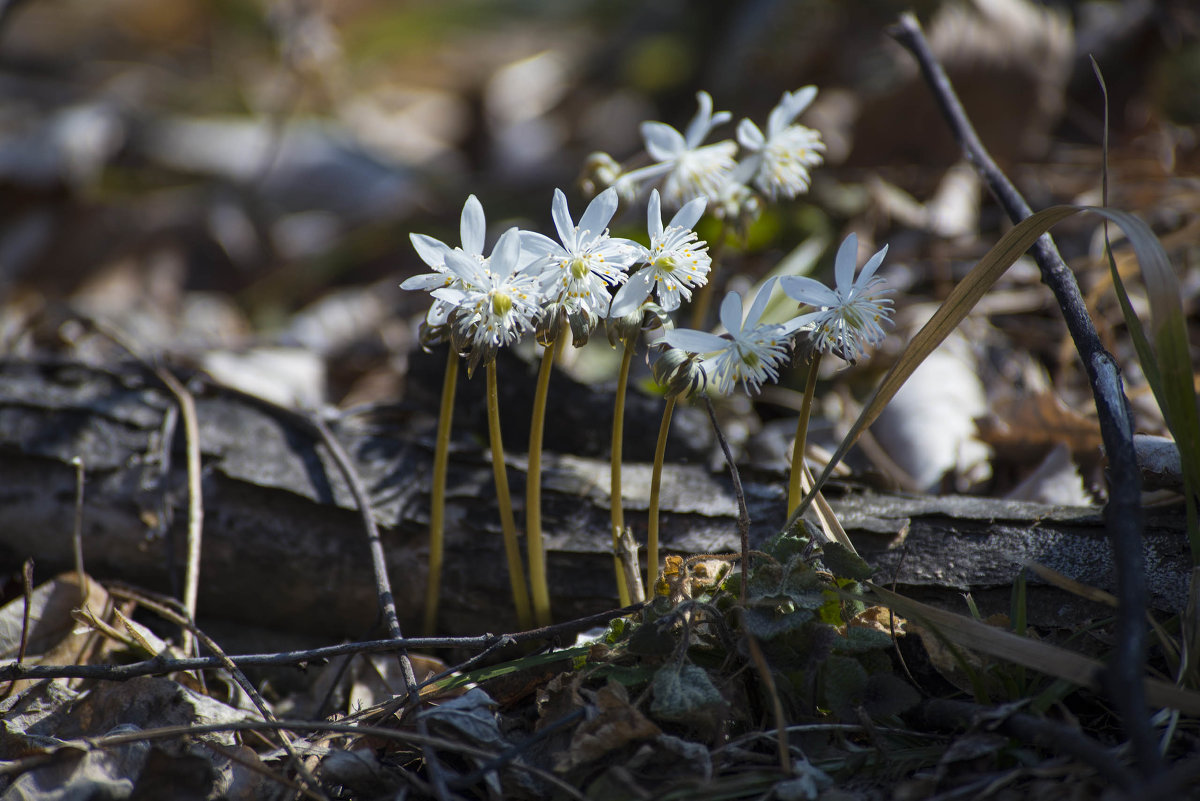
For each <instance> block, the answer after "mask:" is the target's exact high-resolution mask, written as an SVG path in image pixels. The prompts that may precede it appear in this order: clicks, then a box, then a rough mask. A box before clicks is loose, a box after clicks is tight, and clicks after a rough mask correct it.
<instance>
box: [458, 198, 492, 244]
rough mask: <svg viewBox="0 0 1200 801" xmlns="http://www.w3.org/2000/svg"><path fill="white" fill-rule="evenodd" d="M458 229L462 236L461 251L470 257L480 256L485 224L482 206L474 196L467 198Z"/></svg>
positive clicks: (485, 231)
mask: <svg viewBox="0 0 1200 801" xmlns="http://www.w3.org/2000/svg"><path fill="white" fill-rule="evenodd" d="M458 227H459V234H460V235H461V236H462V249H463V250H465V251H466V252H467V253H470V254H471V255H472V256H482V255H483V240H484V236H485V235H486V233H487V222H486V221H485V220H484V216H483V204H482V203H480V202H479V198H477V197H475V196H474V195H471V196H470V197H468V198H467V202H466V205H464V206H463V210H462V219H461V220H460V221H459V226H458Z"/></svg>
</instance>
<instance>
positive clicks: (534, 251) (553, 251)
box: [521, 231, 565, 259]
mask: <svg viewBox="0 0 1200 801" xmlns="http://www.w3.org/2000/svg"><path fill="white" fill-rule="evenodd" d="M521 253H522V254H524V255H525V256H528V257H532V258H535V259H536V258H540V257H542V256H559V257H561V256H563V255H565V254H564V251H563V249H562V245H560V244H558V243H557V242H555V241H554V240H553V239H551V238H550V237H548V236H546V235H544V234H539V233H538V232H537V231H522V232H521Z"/></svg>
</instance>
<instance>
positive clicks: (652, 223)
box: [646, 189, 663, 243]
mask: <svg viewBox="0 0 1200 801" xmlns="http://www.w3.org/2000/svg"><path fill="white" fill-rule="evenodd" d="M646 230H647V232H648V233H649V234H650V241H651V243H653V242H654V237H656V236H661V235H662V232H663V224H662V201H661V200H660V199H659V197H658V190H657V189H651V190H650V201H649V202H648V203H647V204H646Z"/></svg>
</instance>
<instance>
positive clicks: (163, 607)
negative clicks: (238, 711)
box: [114, 593, 320, 794]
mask: <svg viewBox="0 0 1200 801" xmlns="http://www.w3.org/2000/svg"><path fill="white" fill-rule="evenodd" d="M114 594H115V593H114ZM130 597H131V598H132V599H133V600H135V601H137V602H138V603H139V604H140V605H142V606H144V607H146V608H147V609H150V610H152V611H153V612H154V613H155V614H158V615H161V616H162V617H163V618H164V619H166V620H169V621H170V622H172V623H174V624H175V625H177V626H183V627H185V628H186V629H187V630H188V631H190V632H191V633H192V634H193V635H194V636H195V637H196V639H197V640H198V641H199V642H200V643H201V644H203V645H204V647H205V648H207V649H208V650H210V651H212V652H213V654H214V655H215V656H216V657H217V659H219V660H220V662H221V666H222V667H223V668H225V669H226V670H228V671H229V674H230V675H231V676H232V677H233V680H234V681H236V682H237V684H238V686H239V687H241V688H242V690H243V691H244V692H245V693H246V695H247V696H249V698H250V701H251V702H252V703H253V704H254V706H255V708H257V709H258V711H259V714H261V715H262V716H263V718H264V719H266V720H268V721H271V722H276V718H275V715H274V714H273V713H272V712H271V708H270V707H268V706H267V702H266V701H265V700H263V697H262V695H260V694H259V692H258V688H257V687H255V686H254V683H253V682H252V681H250V679H248V678H247V677H246V674H245V673H243V672H242V670H241V668H239V667H238V666H237V665H236V664H234V662H233V660H231V659H230V658H229V657H228V656H226V654H225V651H224V650H222V648H221V646H219V645H217V642H216V640H214V639H213V638H212V637H209V636H208V635H207V634H205V633H204V631H203V630H201V629H200V627H199V626H197V625H196V623H195V621H193V620H192V619H191V618H190V617H188V616H187V614H186V613H184V614H180V613H179V612H177V611H176V610H174V609H172V608H171V601H169V600H168V599H163V600H162V601H160V600H156V599H154V598H152V597H150V596H149V595H148V594H144V593H138V594H133V593H130ZM279 741H280V743H281V744H282V745H283V750H284V751H286V752H287V755H288V757H289V758H290V759H291V760H292V763H293V764H294V765H295V767H296V771H297V772H298V773H299V774H300V775H301V776H302V777H303V778H304V780H305V782H307V783H308V785H309V786H310V787H311V788H312V789H313V790H314V791H316V792H317V793H318V794H320V783H319V782H318V781H317V778H316V777H315V776H313V775H312V772H311V771H310V770H309V769H308V767H307V766H306V765H305V764H304V760H303V759H301V758H300V755H299V754H298V753H296V750H295V749H294V748H293V747H292V742H291V738H290V737H289V736H288V735H287V734H286V732H285V730H284V729H279Z"/></svg>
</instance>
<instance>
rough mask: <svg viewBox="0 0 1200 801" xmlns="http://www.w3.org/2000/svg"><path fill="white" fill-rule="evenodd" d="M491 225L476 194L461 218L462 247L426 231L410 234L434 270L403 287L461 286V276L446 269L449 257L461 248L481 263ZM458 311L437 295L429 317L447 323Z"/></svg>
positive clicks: (430, 320) (432, 321) (437, 323)
mask: <svg viewBox="0 0 1200 801" xmlns="http://www.w3.org/2000/svg"><path fill="white" fill-rule="evenodd" d="M486 230H487V224H486V221H485V219H484V216H483V204H481V203H480V202H479V199H478V198H477V197H475V196H474V195H471V196H470V197H468V198H467V202H466V204H465V205H464V206H463V210H462V218H461V219H460V221H459V235H460V236H461V237H462V247H461V248H452V247H450V246H449V245H447V244H446V243H445V242H442V241H441V240H438V239H434V238H433V237H431V236H425V235H424V234H409V235H408V238H409V239H410V240H411V241H412V245H413V248H414V249H415V250H416V251H417V255H418V256H420V257H421V261H423V262H425V263H426V264H428V265H429V266H430V267H432V268H433V270H434V271H433V272H432V273H424V274H422V275H414V276H412V277H411V278H409V279H407V280H405V281H404V283H402V284H400V288H401V289H424V290H429V291H433V290H435V289H441V288H444V287H451V286H458V285H459V282H460V281H461V279H459V277H458V276H457V275H456V274H455V273H453V272H451V271H449V270H447V269H446V257H447V255H448V254H450V253H453V252H455V251H457V252H458V253H460V254H462V255H465V256H469V257H472V258H474V259H476V260H477V261H479V262H483V261H484V257H483V240H484V234H485V233H486ZM453 310H454V304H453V303H450V302H449V301H445V300H440V299H438V298H434V301H433V305H432V306H430V307H429V313H428V314H427V315H426V317H425V319H426V321H427V322H428V323H429V325H430V326H433V327H436V326H441V325H445V324H446V321H447V320H448V319H449V317H450V312H451V311H453Z"/></svg>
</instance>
